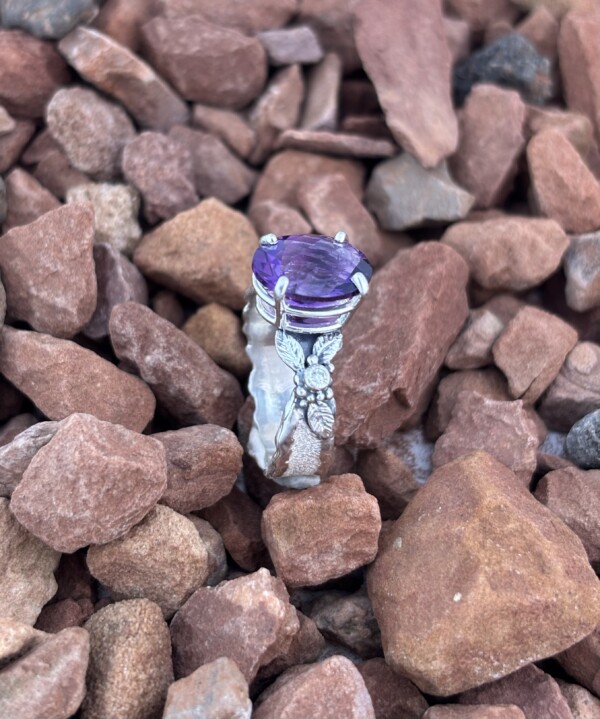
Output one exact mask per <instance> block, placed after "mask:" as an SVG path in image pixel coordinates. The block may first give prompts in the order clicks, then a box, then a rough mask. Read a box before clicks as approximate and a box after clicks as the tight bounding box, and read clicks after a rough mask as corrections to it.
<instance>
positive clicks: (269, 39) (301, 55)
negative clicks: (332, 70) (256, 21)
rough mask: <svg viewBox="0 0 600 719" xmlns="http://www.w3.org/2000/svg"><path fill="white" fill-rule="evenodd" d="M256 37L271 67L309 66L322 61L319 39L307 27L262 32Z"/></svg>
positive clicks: (298, 26)
mask: <svg viewBox="0 0 600 719" xmlns="http://www.w3.org/2000/svg"><path fill="white" fill-rule="evenodd" d="M257 37H258V39H259V40H260V42H261V43H262V46H263V47H264V49H265V51H266V53H267V57H268V59H269V63H270V64H271V65H275V66H278V65H294V64H295V63H298V64H301V65H311V64H314V63H316V62H319V61H320V60H322V59H323V48H322V47H321V43H320V42H319V38H318V37H317V35H316V34H315V32H314V30H313V29H312V28H311V27H310V26H309V25H297V26H295V27H288V28H282V29H275V30H263V31H262V32H259V33H258V35H257Z"/></svg>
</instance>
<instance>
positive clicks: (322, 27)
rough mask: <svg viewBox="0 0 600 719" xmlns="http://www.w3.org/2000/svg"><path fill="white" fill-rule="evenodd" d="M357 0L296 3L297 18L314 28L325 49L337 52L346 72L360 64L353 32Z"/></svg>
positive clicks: (320, 0)
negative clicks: (297, 6)
mask: <svg viewBox="0 0 600 719" xmlns="http://www.w3.org/2000/svg"><path fill="white" fill-rule="evenodd" d="M357 4H358V2H357V0H350V1H348V0H302V2H301V3H300V7H299V11H300V14H299V18H298V19H299V20H300V22H304V23H307V24H308V25H310V26H311V27H312V28H313V29H314V30H315V31H316V33H317V35H318V36H319V40H320V42H321V45H322V47H323V49H324V50H325V51H327V52H333V53H336V55H339V56H340V58H341V60H342V65H343V68H344V70H345V71H346V72H348V73H351V72H352V71H353V70H356V69H358V68H359V67H360V58H359V57H358V52H357V50H356V42H355V36H354V9H355V8H356V6H357Z"/></svg>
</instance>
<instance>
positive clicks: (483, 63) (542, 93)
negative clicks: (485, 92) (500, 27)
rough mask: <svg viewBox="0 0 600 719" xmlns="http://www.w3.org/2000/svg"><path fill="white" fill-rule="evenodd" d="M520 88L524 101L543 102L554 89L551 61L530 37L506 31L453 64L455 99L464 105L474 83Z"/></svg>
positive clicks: (535, 103) (537, 103) (541, 103)
mask: <svg viewBox="0 0 600 719" xmlns="http://www.w3.org/2000/svg"><path fill="white" fill-rule="evenodd" d="M480 83H489V84H491V85H499V86H500V87H506V88H512V89H514V90H518V92H519V93H520V94H521V97H522V98H523V100H525V102H530V103H532V104H534V105H543V104H544V103H545V102H547V101H548V100H549V99H550V97H551V96H552V93H553V87H552V85H553V83H552V75H551V65H550V60H548V58H546V57H543V56H542V55H540V54H539V53H538V52H537V50H536V49H535V47H534V46H533V45H532V44H531V43H530V42H529V40H527V38H525V37H523V36H522V35H518V34H516V33H510V34H509V35H504V36H503V37H501V38H499V39H498V40H496V41H495V42H492V43H491V44H490V45H486V46H485V47H483V48H482V49H481V50H477V52H474V53H473V54H472V55H471V56H470V57H468V58H467V59H466V60H465V61H464V62H462V63H460V64H459V65H456V67H455V68H454V99H455V102H457V104H459V105H462V104H463V102H464V101H465V99H466V97H467V95H468V94H469V93H470V92H471V89H472V88H473V86H474V85H477V84H480Z"/></svg>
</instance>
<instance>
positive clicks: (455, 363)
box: [445, 303, 505, 370]
mask: <svg viewBox="0 0 600 719" xmlns="http://www.w3.org/2000/svg"><path fill="white" fill-rule="evenodd" d="M489 304H490V303H488V305H489ZM488 305H483V306H482V307H478V308H477V309H475V310H471V311H470V312H469V319H468V320H467V323H466V324H465V326H464V327H463V329H462V332H461V333H460V335H459V336H458V337H457V338H456V340H455V342H454V344H453V345H452V347H450V349H449V350H448V354H447V355H446V360H445V364H446V367H449V368H450V369H459V370H460V369H462V370H465V369H479V368H480V367H485V366H487V365H489V364H492V362H493V357H492V346H493V344H494V342H495V341H496V339H497V338H498V336H499V335H500V333H501V332H502V330H503V329H504V326H505V323H504V322H503V321H502V319H501V318H500V317H499V316H498V315H497V314H496V313H495V312H494V311H493V308H492V307H491V306H488Z"/></svg>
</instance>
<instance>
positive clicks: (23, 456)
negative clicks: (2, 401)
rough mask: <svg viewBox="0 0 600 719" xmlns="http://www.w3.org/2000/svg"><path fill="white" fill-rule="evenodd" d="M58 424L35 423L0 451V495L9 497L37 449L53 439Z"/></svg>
mask: <svg viewBox="0 0 600 719" xmlns="http://www.w3.org/2000/svg"><path fill="white" fill-rule="evenodd" d="M59 426H60V423H59V422H37V423H36V424H34V425H32V426H30V427H28V428H26V429H23V431H22V432H20V433H19V434H18V435H17V436H16V437H15V438H14V439H13V440H12V441H11V442H9V443H7V444H5V445H4V446H3V447H2V448H1V449H0V495H2V496H3V497H10V495H11V494H12V493H13V491H14V489H15V487H16V486H17V485H18V484H19V482H20V481H21V477H22V476H23V472H24V471H25V470H26V469H27V467H28V466H29V463H30V462H31V460H32V459H33V457H34V456H35V454H36V452H37V451H38V449H40V448H41V447H43V446H44V445H46V444H48V442H49V441H50V440H51V439H52V437H54V435H55V434H56V432H57V431H58V428H59Z"/></svg>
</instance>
